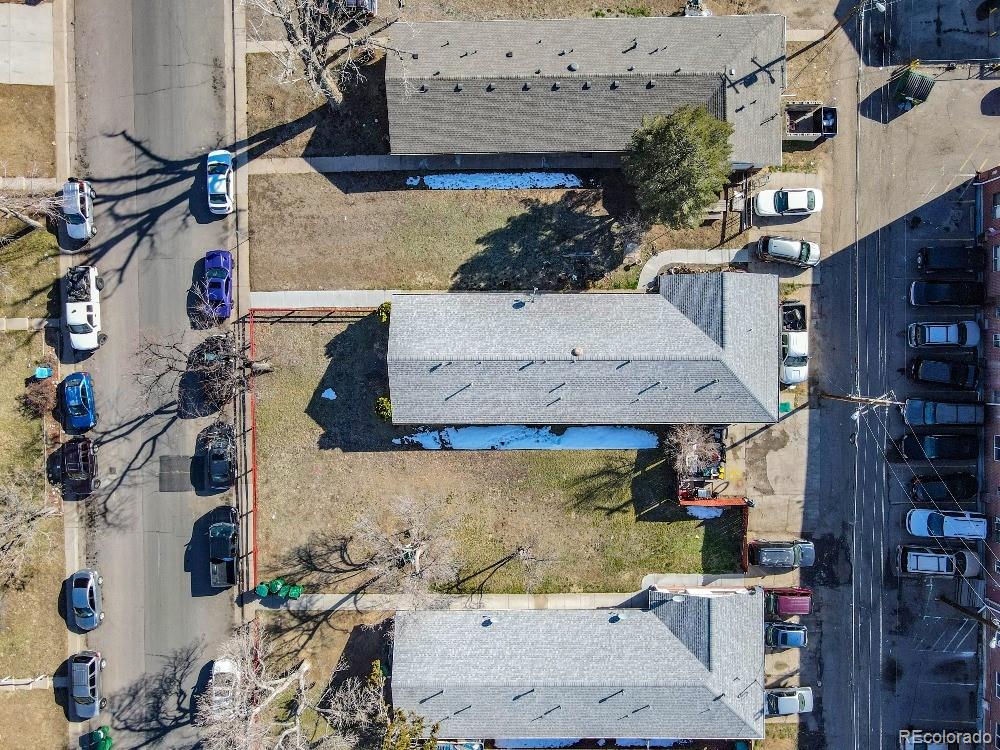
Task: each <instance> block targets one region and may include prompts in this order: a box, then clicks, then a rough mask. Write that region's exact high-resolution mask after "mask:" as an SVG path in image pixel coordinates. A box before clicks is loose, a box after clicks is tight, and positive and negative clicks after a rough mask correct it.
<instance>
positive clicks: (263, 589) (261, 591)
mask: <svg viewBox="0 0 1000 750" xmlns="http://www.w3.org/2000/svg"><path fill="white" fill-rule="evenodd" d="M254 592H255V593H256V594H257V596H259V597H260V598H261V599H263V598H264V597H265V596H267V581H261V582H260V583H258V584H257V588H255V589H254Z"/></svg>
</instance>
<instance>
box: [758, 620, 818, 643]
mask: <svg viewBox="0 0 1000 750" xmlns="http://www.w3.org/2000/svg"><path fill="white" fill-rule="evenodd" d="M807 641H808V632H807V631H806V626H805V625H795V624H793V623H790V622H769V623H767V624H766V625H765V626H764V643H766V644H767V645H768V646H770V647H771V648H773V649H786V648H805V645H806V643H807Z"/></svg>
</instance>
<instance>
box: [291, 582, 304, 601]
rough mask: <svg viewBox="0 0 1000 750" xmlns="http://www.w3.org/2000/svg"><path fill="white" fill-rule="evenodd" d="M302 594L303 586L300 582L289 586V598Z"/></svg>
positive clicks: (295, 597) (296, 597)
mask: <svg viewBox="0 0 1000 750" xmlns="http://www.w3.org/2000/svg"><path fill="white" fill-rule="evenodd" d="M300 596H302V587H301V586H299V585H298V584H295V585H294V586H289V587H288V598H289V599H298V598H299V597H300Z"/></svg>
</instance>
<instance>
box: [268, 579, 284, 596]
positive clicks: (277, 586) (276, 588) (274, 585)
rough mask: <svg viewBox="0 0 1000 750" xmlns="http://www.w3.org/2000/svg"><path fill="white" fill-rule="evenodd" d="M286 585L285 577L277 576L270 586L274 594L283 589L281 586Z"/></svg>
mask: <svg viewBox="0 0 1000 750" xmlns="http://www.w3.org/2000/svg"><path fill="white" fill-rule="evenodd" d="M284 585H285V579H284V578H275V579H274V580H273V581H271V583H270V585H269V586H268V588H269V589H270V590H271V593H272V594H277V593H278V592H279V591H281V587H282V586H284Z"/></svg>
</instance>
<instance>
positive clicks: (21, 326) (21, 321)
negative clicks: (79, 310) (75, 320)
mask: <svg viewBox="0 0 1000 750" xmlns="http://www.w3.org/2000/svg"><path fill="white" fill-rule="evenodd" d="M58 325H59V318H0V333H7V332H8V331H40V330H42V329H43V328H45V327H46V326H58Z"/></svg>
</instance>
